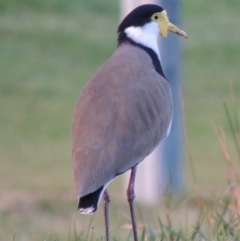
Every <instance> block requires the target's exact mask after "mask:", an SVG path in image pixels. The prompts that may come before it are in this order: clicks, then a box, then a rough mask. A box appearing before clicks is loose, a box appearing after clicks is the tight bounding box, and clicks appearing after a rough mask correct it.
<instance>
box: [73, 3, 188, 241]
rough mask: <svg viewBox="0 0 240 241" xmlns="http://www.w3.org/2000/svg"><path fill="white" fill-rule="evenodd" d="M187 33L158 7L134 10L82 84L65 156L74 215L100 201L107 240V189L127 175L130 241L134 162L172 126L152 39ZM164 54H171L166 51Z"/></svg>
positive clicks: (168, 92)
mask: <svg viewBox="0 0 240 241" xmlns="http://www.w3.org/2000/svg"><path fill="white" fill-rule="evenodd" d="M169 31H170V32H173V33H175V34H178V35H180V36H182V37H184V38H187V37H188V36H187V34H186V33H185V32H184V31H183V30H181V29H179V28H178V27H176V26H175V25H173V24H172V23H170V21H169V19H168V16H167V12H166V10H165V9H163V8H162V7H161V6H159V5H155V4H144V5H141V6H139V7H137V8H135V9H133V10H132V11H131V12H130V13H129V14H128V15H127V16H126V17H125V18H124V19H123V20H122V22H121V23H120V25H119V26H118V29H117V37H118V38H117V47H116V49H115V51H114V53H113V55H112V56H111V57H110V58H109V59H108V60H107V61H106V63H105V64H103V66H102V67H101V68H100V69H99V70H98V71H97V72H96V73H95V75H93V77H92V78H91V79H90V80H89V81H88V82H87V84H86V85H85V86H84V88H83V90H82V91H81V94H80V96H79V98H78V100H77V103H76V105H75V108H74V115H73V123H72V134H71V152H72V168H73V176H74V181H75V186H76V193H77V196H78V211H79V212H80V213H82V214H91V213H94V212H95V211H96V210H97V208H98V205H99V203H100V201H101V199H103V205H104V220H105V237H106V241H108V240H109V217H108V216H109V215H108V212H109V211H108V207H109V202H110V197H109V194H108V192H107V187H108V185H109V184H110V182H112V181H113V180H114V179H115V178H116V177H118V176H119V175H121V174H123V173H125V172H126V171H128V170H131V174H130V179H129V185H128V188H127V200H128V203H129V207H130V214H131V221H132V229H133V237H134V241H137V240H138V237H137V228H136V220H135V212H134V198H135V193H134V182H135V176H136V172H137V165H138V164H139V163H140V162H141V161H143V160H144V158H145V157H146V156H148V155H149V154H150V153H151V152H152V151H153V150H154V148H155V147H156V146H157V145H158V144H159V143H160V142H161V141H162V140H164V139H165V138H166V137H167V136H168V134H169V132H170V128H171V123H172V118H173V100H172V93H171V87H170V84H169V81H168V80H167V78H166V77H165V75H164V72H163V69H162V65H161V57H160V52H159V48H158V37H159V36H162V37H167V35H168V32H169ZM169 51H170V50H169Z"/></svg>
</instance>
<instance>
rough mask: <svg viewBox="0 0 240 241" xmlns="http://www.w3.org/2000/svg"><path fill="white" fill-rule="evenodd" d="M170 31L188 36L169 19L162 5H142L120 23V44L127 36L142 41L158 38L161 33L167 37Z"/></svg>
mask: <svg viewBox="0 0 240 241" xmlns="http://www.w3.org/2000/svg"><path fill="white" fill-rule="evenodd" d="M168 31H170V32H173V33H176V34H178V35H180V36H182V37H184V38H187V34H186V33H185V32H184V31H183V30H181V29H179V28H178V27H176V26H175V25H174V24H172V23H171V22H170V21H169V19H168V16H167V12H166V10H164V9H163V8H162V7H160V6H158V5H155V4H145V5H141V6H139V7H137V8H135V9H134V10H133V11H132V12H130V13H129V14H128V15H127V16H126V17H125V18H124V19H123V20H122V22H121V23H120V25H119V27H118V44H121V43H122V42H124V41H125V40H126V39H127V38H128V39H131V40H133V41H134V42H140V43H141V42H142V41H143V42H144V41H148V40H149V38H152V37H153V38H155V39H156V38H157V37H158V36H159V35H161V36H162V37H167V35H168ZM144 38H145V39H144Z"/></svg>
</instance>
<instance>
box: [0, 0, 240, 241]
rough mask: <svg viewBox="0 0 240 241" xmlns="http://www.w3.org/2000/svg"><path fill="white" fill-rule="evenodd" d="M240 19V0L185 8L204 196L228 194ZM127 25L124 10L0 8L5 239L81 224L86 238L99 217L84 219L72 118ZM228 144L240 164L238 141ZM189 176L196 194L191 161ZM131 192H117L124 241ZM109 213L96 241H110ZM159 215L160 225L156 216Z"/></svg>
mask: <svg viewBox="0 0 240 241" xmlns="http://www.w3.org/2000/svg"><path fill="white" fill-rule="evenodd" d="M239 11H240V2H239V1H237V0H232V1H230V2H229V1H217V0H213V1H207V0H203V1H190V0H184V1H182V20H183V21H182V28H183V29H184V30H186V32H187V33H188V35H189V39H188V40H186V41H183V56H184V60H183V61H184V63H183V68H184V71H183V73H184V81H183V96H184V101H185V112H186V113H185V114H186V116H185V119H186V126H187V131H188V138H189V148H190V151H191V156H192V159H193V162H194V166H195V171H196V174H197V179H198V185H199V188H200V190H201V192H202V193H203V194H204V195H208V194H213V195H218V194H220V193H222V192H224V190H225V189H226V185H225V182H226V178H225V174H226V166H225V162H224V161H223V158H222V155H221V152H220V148H219V144H218V142H217V138H216V136H215V134H214V131H213V128H212V122H220V123H222V125H223V126H224V127H225V129H226V133H227V136H229V135H230V134H229V133H230V130H229V129H228V127H227V124H226V123H227V119H226V116H225V114H224V110H223V102H224V101H227V102H229V101H230V99H231V93H230V88H229V81H230V80H231V81H232V82H233V87H234V92H235V95H236V97H237V99H236V100H237V103H238V106H240V103H239V102H240V97H239V96H240V31H238V25H237V24H238V22H239ZM118 23H119V3H118V1H110V0H98V1H93V0H78V1H77V0H69V1H64V0H41V1H40V0H21V1H17V0H0V53H1V56H0V103H1V104H0V158H1V161H0V239H1V240H13V236H14V233H16V240H44V239H46V238H48V240H51V237H60V238H63V240H66V238H67V237H68V235H69V230H70V229H71V228H70V225H71V223H72V222H73V220H75V222H76V227H77V230H78V231H79V232H80V231H82V230H85V231H86V229H87V227H88V223H89V221H90V219H91V217H88V216H81V215H78V213H77V210H76V199H75V190H74V185H73V178H72V173H71V162H70V129H71V120H72V113H73V108H74V104H75V102H76V100H77V98H78V95H79V92H80V90H81V88H82V86H83V85H84V83H85V82H86V81H87V80H88V79H89V78H90V77H91V76H92V74H93V73H94V72H95V71H96V70H97V69H98V68H99V67H100V66H101V65H102V64H103V63H104V62H105V61H106V60H107V59H108V57H109V56H110V55H111V54H112V53H113V51H114V49H115V47H116V29H117V26H118ZM228 145H229V149H230V150H231V151H232V155H233V157H236V155H235V154H234V151H233V150H234V144H233V141H232V139H231V138H228ZM233 159H234V158H233ZM235 159H236V158H235ZM185 169H186V179H185V182H186V192H187V193H191V191H192V178H191V172H190V168H189V163H188V162H187V161H186V168H185ZM116 189H117V190H118V191H117V192H116V191H115V190H116ZM122 192H123V191H122V187H121V183H120V181H116V182H115V183H113V184H112V185H111V187H110V193H111V194H112V203H111V208H110V212H111V218H112V219H113V220H114V223H113V226H112V230H113V231H112V232H113V233H116V235H118V233H119V235H120V234H121V232H122V231H121V229H120V230H119V225H122V224H123V223H127V222H128V221H129V216H128V214H127V210H128V208H127V205H126V203H125V201H126V199H125V196H124V195H123V194H122ZM100 209H101V208H100ZM100 209H99V212H97V214H96V215H95V217H94V223H95V224H96V225H94V226H95V228H96V230H95V231H94V232H95V233H96V234H99V233H100V234H101V235H103V230H102V228H101V226H100V225H101V223H102V210H100ZM190 209H191V208H190ZM149 210H150V211H149ZM149 210H148V211H149V212H147V217H148V219H149V220H152V219H154V218H155V217H151V215H150V214H151V213H152V214H155V212H156V211H154V209H151V207H149ZM158 210H159V213H161V205H160V206H159V207H158ZM114 211H115V212H114ZM179 212H180V214H179V216H182V215H181V214H182V213H185V212H186V210H185V209H183V210H182V211H181V210H179ZM193 213H194V210H193V211H191V214H190V216H192V215H194V214H193ZM184 215H185V214H184ZM184 215H183V216H184ZM189 220H191V217H190V218H189Z"/></svg>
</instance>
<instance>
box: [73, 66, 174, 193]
mask: <svg viewBox="0 0 240 241" xmlns="http://www.w3.org/2000/svg"><path fill="white" fill-rule="evenodd" d="M113 73H114V76H112V75H111V74H109V73H105V72H104V70H102V71H100V72H99V73H98V74H97V75H96V76H95V77H94V78H93V79H92V80H91V81H90V82H89V84H88V85H87V86H86V88H85V89H84V90H83V92H82V94H81V96H80V98H79V100H78V103H77V105H76V108H75V116H74V121H73V128H72V156H73V167H74V172H75V173H74V177H75V182H76V186H77V192H78V194H79V196H83V195H86V194H88V193H90V192H92V191H95V190H96V189H97V188H99V187H100V186H102V185H104V184H106V183H107V182H109V181H110V180H111V179H112V178H114V176H116V175H117V174H118V173H122V172H125V171H127V170H128V169H129V168H131V167H133V166H134V165H136V164H137V163H139V162H140V161H142V159H143V158H145V157H146V155H147V154H149V152H151V151H152V150H153V148H154V147H155V146H156V144H157V143H158V142H159V141H160V140H161V139H162V138H164V135H166V129H167V127H168V125H169V116H171V111H172V110H171V108H172V107H171V103H170V104H169V103H166V102H165V99H166V96H170V95H171V92H170V88H169V85H168V83H167V81H166V80H164V79H162V78H161V77H160V76H159V75H158V74H157V73H156V72H154V71H145V70H144V69H140V68H139V69H137V71H134V75H135V76H131V73H132V69H131V67H129V71H126V69H125V71H124V73H123V72H122V71H121V70H119V69H118V70H117V69H116V70H115V71H113ZM106 76H107V77H108V78H109V79H104V78H106ZM165 116H166V118H165Z"/></svg>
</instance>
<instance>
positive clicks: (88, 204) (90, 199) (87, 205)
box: [78, 186, 104, 214]
mask: <svg viewBox="0 0 240 241" xmlns="http://www.w3.org/2000/svg"><path fill="white" fill-rule="evenodd" d="M103 187H104V186H101V187H100V188H98V190H96V191H95V192H92V193H89V194H87V195H85V196H83V197H81V198H79V202H78V210H79V212H80V213H83V214H91V213H94V212H95V211H96V210H97V207H98V203H99V199H100V198H101V197H102V193H103Z"/></svg>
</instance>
